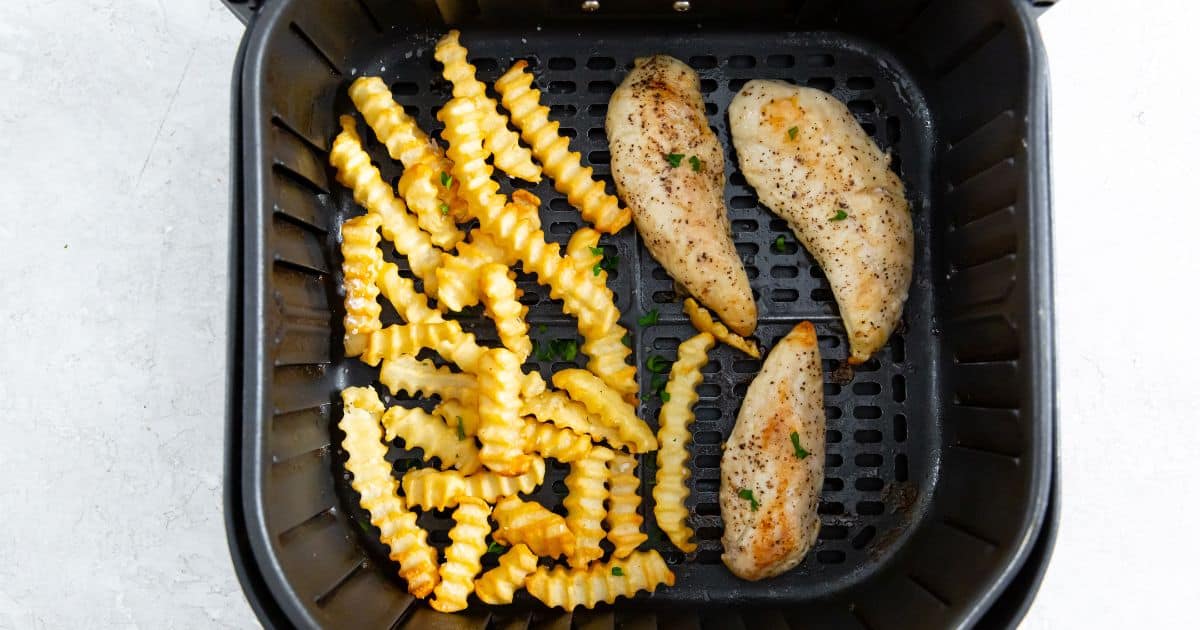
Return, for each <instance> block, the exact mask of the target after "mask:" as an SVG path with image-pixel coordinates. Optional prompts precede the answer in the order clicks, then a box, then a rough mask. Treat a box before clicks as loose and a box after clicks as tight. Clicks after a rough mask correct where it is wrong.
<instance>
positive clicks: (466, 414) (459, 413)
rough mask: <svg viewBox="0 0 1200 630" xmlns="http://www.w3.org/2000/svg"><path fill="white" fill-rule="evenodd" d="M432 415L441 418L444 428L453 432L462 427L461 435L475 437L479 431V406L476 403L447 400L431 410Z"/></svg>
mask: <svg viewBox="0 0 1200 630" xmlns="http://www.w3.org/2000/svg"><path fill="white" fill-rule="evenodd" d="M433 415H435V416H437V417H439V418H441V419H442V422H444V423H446V426H448V427H450V428H452V429H454V430H455V431H458V429H459V427H462V430H463V433H466V434H467V435H468V436H469V437H475V433H477V432H478V431H479V405H478V403H476V402H472V403H470V404H468V403H464V402H463V401H461V400H455V399H453V398H447V399H445V400H443V401H442V402H440V403H438V405H437V406H436V407H434V408H433Z"/></svg>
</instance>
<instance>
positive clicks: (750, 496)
mask: <svg viewBox="0 0 1200 630" xmlns="http://www.w3.org/2000/svg"><path fill="white" fill-rule="evenodd" d="M738 497H740V498H742V499H745V500H747V501H749V502H750V511H751V512H757V511H758V499H755V498H754V492H753V491H752V490H750V488H742V489H741V490H738Z"/></svg>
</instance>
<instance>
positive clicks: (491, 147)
mask: <svg viewBox="0 0 1200 630" xmlns="http://www.w3.org/2000/svg"><path fill="white" fill-rule="evenodd" d="M458 36H459V33H458V31H457V30H452V31H450V32H449V33H446V35H444V36H443V37H442V39H441V40H439V41H438V43H437V46H435V47H434V49H433V57H434V59H437V60H438V61H440V62H442V66H443V67H442V76H444V77H445V78H446V80H447V81H449V82H450V83H452V84H453V86H454V96H455V98H467V99H472V100H473V101H475V106H476V107H477V108H479V110H480V113H481V114H482V121H481V123H482V131H483V134H484V145H483V146H484V150H485V151H487V153H490V154H492V160H493V161H494V162H495V164H496V167H497V168H499V169H500V170H502V171H504V172H505V173H508V174H509V175H510V176H512V177H517V178H520V179H524V180H526V181H530V182H535V183H536V182H540V181H542V169H541V168H540V167H538V165H536V164H534V163H533V157H532V156H531V154H530V152H529V149H526V148H525V147H522V146H521V145H520V142H519V141H518V138H517V134H515V133H513V132H512V131H509V129H508V121H507V120H506V119H505V118H504V116H503V115H501V114H500V112H499V111H498V110H497V109H496V101H495V100H493V99H491V98H489V97H488V95H487V92H486V88H485V86H484V85H483V83H480V81H479V80H478V79H476V78H475V66H473V65H471V64H470V63H468V62H467V49H466V48H464V47H463V46H462V44H460V43H459V41H458ZM452 157H453V156H452Z"/></svg>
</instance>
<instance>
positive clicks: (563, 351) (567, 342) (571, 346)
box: [551, 339, 579, 361]
mask: <svg viewBox="0 0 1200 630" xmlns="http://www.w3.org/2000/svg"><path fill="white" fill-rule="evenodd" d="M551 346H552V347H554V350H555V352H557V353H558V355H559V356H561V357H562V358H564V359H566V360H568V361H574V360H575V355H577V354H579V345H578V344H576V343H575V340H574V339H557V340H555V341H553V342H551Z"/></svg>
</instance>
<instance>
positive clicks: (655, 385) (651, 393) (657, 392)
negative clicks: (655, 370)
mask: <svg viewBox="0 0 1200 630" xmlns="http://www.w3.org/2000/svg"><path fill="white" fill-rule="evenodd" d="M666 386H667V377H665V376H663V375H662V374H655V375H654V378H652V379H650V389H649V390H647V391H646V393H645V394H642V402H645V403H648V402H651V401H653V400H654V397H655V396H658V397H659V398H660V399H661V398H662V395H661V394H662V392H663V388H664V387H666Z"/></svg>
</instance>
